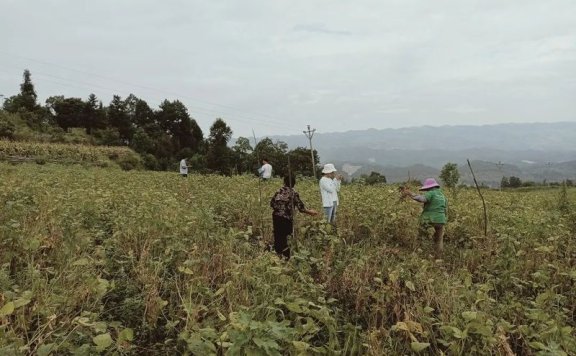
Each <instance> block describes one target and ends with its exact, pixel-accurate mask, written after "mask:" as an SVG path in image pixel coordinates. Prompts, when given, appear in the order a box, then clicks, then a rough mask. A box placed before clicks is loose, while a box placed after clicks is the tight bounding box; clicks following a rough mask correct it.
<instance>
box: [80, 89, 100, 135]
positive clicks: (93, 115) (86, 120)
mask: <svg viewBox="0 0 576 356" xmlns="http://www.w3.org/2000/svg"><path fill="white" fill-rule="evenodd" d="M80 126H82V127H84V128H85V129H86V133H87V134H89V135H90V134H92V131H93V130H97V129H103V128H105V127H106V112H105V111H104V108H103V106H102V102H101V101H99V100H98V98H96V95H94V94H90V95H89V96H88V101H86V103H85V104H84V110H83V111H82V115H81V117H80Z"/></svg>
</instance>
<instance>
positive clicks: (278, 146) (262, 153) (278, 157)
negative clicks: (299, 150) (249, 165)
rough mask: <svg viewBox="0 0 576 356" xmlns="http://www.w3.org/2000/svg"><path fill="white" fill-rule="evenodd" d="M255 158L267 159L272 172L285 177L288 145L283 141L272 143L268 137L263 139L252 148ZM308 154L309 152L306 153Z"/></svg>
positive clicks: (258, 164)
mask: <svg viewBox="0 0 576 356" xmlns="http://www.w3.org/2000/svg"><path fill="white" fill-rule="evenodd" d="M254 151H255V153H256V154H255V156H256V157H259V158H260V160H262V159H263V158H267V159H268V161H269V162H270V164H271V165H272V167H273V172H274V174H275V175H279V176H285V175H286V174H288V155H287V153H288V145H287V144H286V142H283V141H276V142H273V141H272V140H271V139H270V138H269V137H265V138H263V139H262V140H260V142H258V144H257V145H256V147H254ZM308 154H310V152H308ZM261 164H262V162H257V164H256V166H255V167H253V168H254V171H256V169H257V168H258V167H260V165H261Z"/></svg>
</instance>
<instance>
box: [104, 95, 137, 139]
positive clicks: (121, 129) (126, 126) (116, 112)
mask: <svg viewBox="0 0 576 356" xmlns="http://www.w3.org/2000/svg"><path fill="white" fill-rule="evenodd" d="M108 122H109V124H110V126H112V127H114V128H116V129H117V130H118V133H119V134H120V139H121V140H122V142H123V143H124V144H128V143H130V140H131V139H132V135H133V134H134V127H133V126H132V122H131V121H130V116H129V115H128V110H127V108H126V103H125V102H124V101H123V100H122V98H121V97H120V96H118V95H114V96H113V97H112V101H111V102H110V105H108Z"/></svg>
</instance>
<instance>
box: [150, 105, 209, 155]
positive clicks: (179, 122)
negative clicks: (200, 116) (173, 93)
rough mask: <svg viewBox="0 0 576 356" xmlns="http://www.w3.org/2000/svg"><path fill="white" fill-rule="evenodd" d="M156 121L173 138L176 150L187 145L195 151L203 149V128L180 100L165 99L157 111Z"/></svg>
mask: <svg viewBox="0 0 576 356" xmlns="http://www.w3.org/2000/svg"><path fill="white" fill-rule="evenodd" d="M156 122H157V123H158V125H159V126H160V128H161V129H162V130H163V131H164V132H166V133H168V135H169V136H170V138H171V139H172V140H173V144H172V145H173V146H174V147H175V149H176V152H178V151H180V150H181V149H183V148H186V147H188V148H190V149H191V150H192V151H193V152H198V151H200V150H201V147H202V143H203V140H204V138H203V133H202V130H201V129H200V126H198V123H197V122H196V120H194V119H192V118H191V117H190V115H189V114H188V109H186V106H184V104H182V103H181V102H180V101H179V100H175V101H172V102H170V101H168V100H164V101H163V102H162V103H161V104H160V110H159V111H157V112H156Z"/></svg>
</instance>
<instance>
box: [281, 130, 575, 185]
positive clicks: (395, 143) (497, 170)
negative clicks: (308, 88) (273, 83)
mask: <svg viewBox="0 0 576 356" xmlns="http://www.w3.org/2000/svg"><path fill="white" fill-rule="evenodd" d="M271 138H272V139H273V140H275V141H276V140H280V141H284V142H286V143H287V144H288V146H289V147H290V148H294V147H296V146H303V147H308V139H307V138H306V137H305V136H304V135H303V134H302V135H298V136H274V137H271ZM312 142H313V145H314V148H315V149H317V150H318V153H319V155H320V158H321V160H322V163H325V162H333V163H335V164H337V166H338V167H339V168H340V169H342V168H344V169H343V170H344V171H346V172H347V173H348V175H350V176H358V175H360V174H364V173H370V172H371V171H377V172H380V173H383V174H384V175H386V177H387V179H388V181H390V182H394V181H404V180H406V179H407V177H408V173H410V175H411V177H412V178H417V179H422V178H425V177H428V176H438V174H439V170H440V168H441V167H442V166H443V165H444V164H445V163H447V162H454V163H457V164H459V165H463V164H465V163H466V159H470V160H471V161H474V162H473V168H474V169H475V170H478V172H476V173H477V175H478V179H479V180H481V181H483V182H485V183H486V184H490V183H494V182H498V183H499V182H500V179H501V178H502V176H511V175H513V176H518V177H520V178H521V179H523V180H533V181H542V180H544V179H546V180H548V181H558V180H563V179H567V178H568V179H575V178H576V122H559V123H526V124H500V125H484V126H471V125H470V126H439V127H433V126H422V127H410V128H402V129H384V130H376V129H368V130H356V131H347V132H338V133H316V135H314V138H313V141H312ZM475 166H477V167H475ZM460 168H461V169H460V172H461V174H462V176H463V180H464V181H468V178H469V177H468V176H467V174H469V170H468V167H467V166H465V167H460ZM467 172H468V173H467Z"/></svg>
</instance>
